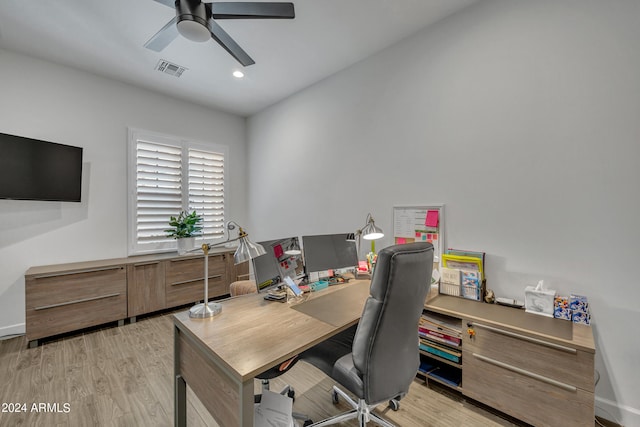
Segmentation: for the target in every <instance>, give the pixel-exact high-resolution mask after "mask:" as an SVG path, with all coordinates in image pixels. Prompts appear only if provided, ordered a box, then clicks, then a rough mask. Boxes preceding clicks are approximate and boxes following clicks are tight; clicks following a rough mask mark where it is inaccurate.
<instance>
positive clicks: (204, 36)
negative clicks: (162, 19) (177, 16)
mask: <svg viewBox="0 0 640 427" xmlns="http://www.w3.org/2000/svg"><path fill="white" fill-rule="evenodd" d="M177 27H178V32H179V33H180V34H181V35H182V36H183V37H185V38H187V39H189V40H191V41H194V42H198V43H202V42H206V41H208V40H210V39H211V33H210V32H209V30H208V29H207V27H205V26H204V25H202V24H200V23H199V22H197V21H190V20H188V19H183V20H182V21H178V24H177Z"/></svg>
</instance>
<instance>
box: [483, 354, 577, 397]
mask: <svg viewBox="0 0 640 427" xmlns="http://www.w3.org/2000/svg"><path fill="white" fill-rule="evenodd" d="M472 354H473V357H475V358H477V359H480V360H482V361H483V362H487V363H490V364H492V365H495V366H499V367H501V368H504V369H506V370H509V371H511V372H515V373H518V374H521V375H524V376H527V377H530V378H533V379H536V380H538V381H542V382H544V383H547V384H551V385H553V386H556V387H559V388H561V389H564V390H567V391H572V392H576V391H578V389H577V387H574V386H572V385H569V384H565V383H563V382H560V381H556V380H554V379H551V378H548V377H545V376H542V375H538V374H535V373H533V372H530V371H527V370H525V369H522V368H518V367H516V366H513V365H509V364H507V363H504V362H500V361H497V360H495V359H491V358H490V357H486V356H483V355H481V354H476V353H472Z"/></svg>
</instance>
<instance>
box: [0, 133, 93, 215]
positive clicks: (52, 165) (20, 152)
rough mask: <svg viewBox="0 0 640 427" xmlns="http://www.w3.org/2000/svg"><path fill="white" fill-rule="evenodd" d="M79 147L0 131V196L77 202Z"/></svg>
mask: <svg viewBox="0 0 640 427" xmlns="http://www.w3.org/2000/svg"><path fill="white" fill-rule="evenodd" d="M81 187H82V148H81V147H72V146H70V145H63V144H56V143H53V142H46V141H40V140H37V139H31V138H25V137H21V136H15V135H7V134H4V133H0V198H1V199H13V200H50V201H62V202H79V201H80V193H81Z"/></svg>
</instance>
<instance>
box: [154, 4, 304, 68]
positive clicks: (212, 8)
mask: <svg viewBox="0 0 640 427" xmlns="http://www.w3.org/2000/svg"><path fill="white" fill-rule="evenodd" d="M155 1H156V2H158V3H161V4H163V5H165V6H169V7H174V8H175V9H176V16H175V17H174V18H173V19H172V20H171V21H169V22H167V24H166V25H165V26H164V27H162V28H161V29H160V31H158V32H157V33H156V34H154V35H153V37H151V38H150V39H149V41H148V42H146V43H145V44H144V47H146V48H147V49H151V50H154V51H156V52H160V51H161V50H162V49H164V48H165V47H167V46H168V45H169V43H171V42H172V41H173V39H175V38H176V37H177V36H178V33H180V34H182V35H183V36H184V37H186V38H187V39H189V40H192V41H195V42H204V41H207V40H209V39H210V38H212V39H214V40H215V41H216V42H218V44H219V45H220V46H222V47H223V48H224V49H225V50H226V51H227V52H229V53H230V54H231V56H233V57H234V58H235V59H236V60H237V61H238V62H239V63H241V64H242V65H243V66H245V67H246V66H248V65H252V64H255V61H254V60H253V59H251V57H250V56H249V55H248V54H247V53H246V52H245V51H244V50H242V48H241V47H240V46H239V45H238V44H237V43H236V42H235V41H234V40H233V39H232V38H231V36H229V34H227V33H226V32H225V31H224V30H223V29H222V27H220V25H218V24H217V23H216V21H215V20H216V19H293V18H294V17H295V12H294V9H293V3H262V2H213V0H202V1H201V0H175V2H174V0H155Z"/></svg>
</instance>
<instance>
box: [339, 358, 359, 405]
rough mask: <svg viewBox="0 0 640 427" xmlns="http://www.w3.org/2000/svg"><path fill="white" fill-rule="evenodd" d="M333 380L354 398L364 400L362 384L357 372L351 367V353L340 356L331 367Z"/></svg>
mask: <svg viewBox="0 0 640 427" xmlns="http://www.w3.org/2000/svg"><path fill="white" fill-rule="evenodd" d="M331 376H332V377H333V379H334V380H336V381H338V382H339V383H340V384H342V385H343V386H345V387H346V388H347V389H348V390H349V391H350V392H351V393H353V394H355V395H356V397H358V398H360V399H364V383H363V382H362V378H361V377H360V375H359V373H358V370H357V369H356V368H355V366H353V356H352V355H351V353H349V354H346V355H344V356H342V357H341V358H340V359H338V360H337V361H336V363H335V365H333V374H332V375H331Z"/></svg>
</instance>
